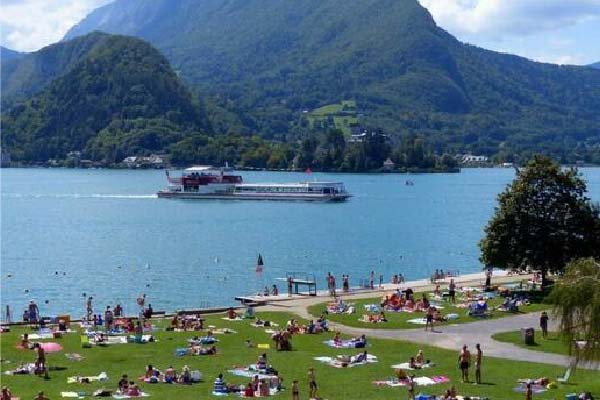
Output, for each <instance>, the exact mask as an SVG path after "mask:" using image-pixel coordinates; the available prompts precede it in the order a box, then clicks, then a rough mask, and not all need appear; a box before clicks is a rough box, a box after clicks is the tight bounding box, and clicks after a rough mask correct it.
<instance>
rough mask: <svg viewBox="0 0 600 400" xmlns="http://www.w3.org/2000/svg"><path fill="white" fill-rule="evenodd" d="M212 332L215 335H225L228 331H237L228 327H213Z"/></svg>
mask: <svg viewBox="0 0 600 400" xmlns="http://www.w3.org/2000/svg"><path fill="white" fill-rule="evenodd" d="M213 333H214V334H216V335H227V334H230V333H237V332H236V331H234V330H233V329H229V328H219V329H214V330H213Z"/></svg>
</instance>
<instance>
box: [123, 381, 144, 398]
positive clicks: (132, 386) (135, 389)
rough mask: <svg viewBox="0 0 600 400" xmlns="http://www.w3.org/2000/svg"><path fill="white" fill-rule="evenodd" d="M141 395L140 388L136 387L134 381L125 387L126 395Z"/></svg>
mask: <svg viewBox="0 0 600 400" xmlns="http://www.w3.org/2000/svg"><path fill="white" fill-rule="evenodd" d="M141 395H142V392H141V391H140V388H138V386H137V385H136V384H135V383H134V382H130V384H129V389H127V396H131V397H139V396H141Z"/></svg>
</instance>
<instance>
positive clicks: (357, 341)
mask: <svg viewBox="0 0 600 400" xmlns="http://www.w3.org/2000/svg"><path fill="white" fill-rule="evenodd" d="M350 341H351V342H353V343H354V347H356V348H361V347H365V346H366V345H367V337H366V336H365V335H361V336H359V337H355V338H352V339H350Z"/></svg>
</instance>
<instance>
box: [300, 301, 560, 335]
mask: <svg viewBox="0 0 600 400" xmlns="http://www.w3.org/2000/svg"><path fill="white" fill-rule="evenodd" d="M420 297H421V293H416V294H415V299H418V298H420ZM459 299H460V298H459V297H457V302H459ZM503 300H504V299H503V298H500V297H497V298H495V299H492V300H488V305H489V307H496V306H498V305H500V304H501V303H502V302H503ZM380 302H381V297H376V298H369V299H361V300H353V301H348V303H352V304H355V306H356V312H355V313H354V314H329V315H328V316H327V318H328V319H329V320H331V321H333V322H338V323H341V324H343V325H347V326H354V327H360V328H374V329H407V328H418V327H420V326H421V327H422V325H415V324H412V323H410V322H407V321H408V320H410V319H413V318H422V317H424V316H425V314H424V313H419V312H415V313H406V312H392V311H389V312H388V311H386V312H385V316H386V319H387V320H388V322H380V323H369V322H363V321H359V319H360V318H361V317H362V316H363V314H365V312H364V305H365V304H380ZM327 304H328V302H325V303H320V304H316V305H314V306H311V307H309V309H308V311H309V312H310V313H311V314H312V315H314V316H319V315H321V313H323V312H324V311H325V310H326V309H327ZM443 307H444V308H443V309H442V310H441V313H442V315H446V314H451V313H455V314H458V315H459V318H458V319H454V320H450V321H448V322H436V326H437V325H448V324H461V323H466V322H474V321H478V320H481V318H476V317H470V316H468V315H467V309H465V308H459V307H455V306H453V305H452V304H451V303H450V302H447V301H443ZM548 308H549V306H548V305H547V304H543V303H532V304H530V305H527V306H522V307H519V312H522V313H529V312H541V311H542V310H545V309H548ZM512 315H514V313H509V312H503V311H493V312H492V315H491V316H490V317H488V319H489V318H502V317H508V316H512Z"/></svg>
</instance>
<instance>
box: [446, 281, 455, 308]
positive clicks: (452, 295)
mask: <svg viewBox="0 0 600 400" xmlns="http://www.w3.org/2000/svg"><path fill="white" fill-rule="evenodd" d="M448 297H450V302H451V303H453V304H454V303H456V283H454V279H450V283H449V284H448Z"/></svg>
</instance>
